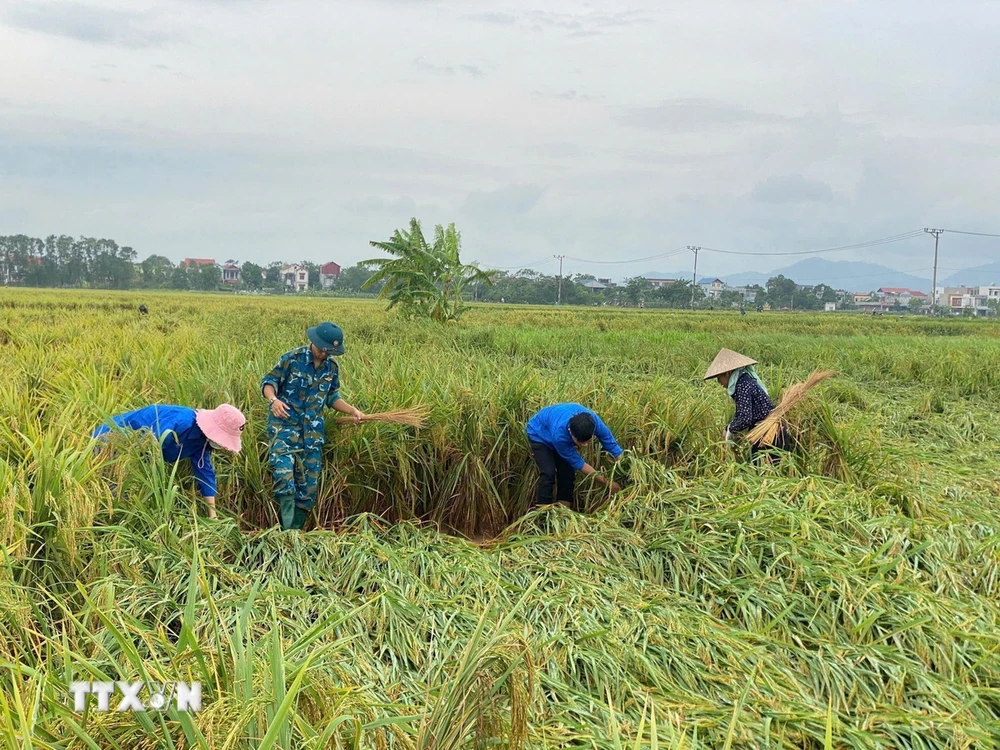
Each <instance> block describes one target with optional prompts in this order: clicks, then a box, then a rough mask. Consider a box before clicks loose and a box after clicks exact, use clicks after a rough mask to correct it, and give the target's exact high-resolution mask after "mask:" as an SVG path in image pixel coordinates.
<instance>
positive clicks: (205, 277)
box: [198, 263, 222, 292]
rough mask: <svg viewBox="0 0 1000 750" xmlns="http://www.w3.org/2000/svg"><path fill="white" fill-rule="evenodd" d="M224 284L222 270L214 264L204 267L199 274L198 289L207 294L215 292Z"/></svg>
mask: <svg viewBox="0 0 1000 750" xmlns="http://www.w3.org/2000/svg"><path fill="white" fill-rule="evenodd" d="M221 284H222V269H221V268H219V267H218V266H217V265H215V264H214V263H213V264H212V265H209V266H202V267H201V268H200V269H199V273H198V288H199V289H201V290H202V291H205V292H214V291H216V290H217V289H218V288H219V286H220V285H221Z"/></svg>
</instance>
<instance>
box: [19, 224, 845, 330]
mask: <svg viewBox="0 0 1000 750" xmlns="http://www.w3.org/2000/svg"><path fill="white" fill-rule="evenodd" d="M371 244H372V245H373V246H375V247H377V248H379V249H381V250H383V251H386V252H387V253H389V255H391V256H395V260H390V261H384V260H381V259H376V260H369V261H363V262H362V263H360V264H358V265H354V266H349V267H346V268H343V269H342V270H341V273H340V276H339V277H338V278H337V279H336V280H335V281H334V282H333V285H332V287H331V288H330V289H328V290H323V292H324V293H331V294H339V295H348V296H353V295H364V296H376V295H379V294H381V293H382V292H383V290H384V289H387V292H388V294H387V295H386V296H390V298H391V299H395V300H396V302H397V304H398V303H399V302H400V301H402V300H411V301H412V305H411V306H419V305H425V306H427V307H428V310H433V311H434V315H436V316H439V317H452V316H454V314H455V309H457V308H454V305H455V304H456V303H457V302H456V301H462V302H469V301H479V302H504V303H510V304H534V305H551V304H555V303H556V301H557V300H560V301H561V303H562V304H564V305H588V306H593V305H610V306H629V307H640V306H641V307H665V308H687V307H690V306H691V305H692V304H693V305H694V306H695V307H698V308H700V309H710V308H714V309H729V308H739V307H751V308H752V307H754V306H762V305H765V304H766V305H770V307H771V308H772V309H782V308H790V309H795V310H815V309H822V308H823V306H824V304H825V303H826V302H837V303H838V306H839V307H843V306H845V303H846V305H847V306H853V300H843V299H839V298H838V295H837V293H836V292H835V291H834V290H833V289H832V288H831V287H829V286H827V285H825V284H820V285H818V286H816V287H814V288H813V289H811V290H809V291H804V290H802V289H799V288H798V286H797V285H796V284H795V282H794V281H793V280H792V279H788V278H785V277H784V276H780V275H779V276H776V277H774V278H772V279H770V280H768V282H767V284H766V286H765V287H760V286H757V287H754V288H753V289H754V291H755V292H756V294H755V297H754V299H753V300H752V301H750V300H745V299H744V297H743V295H742V294H740V293H738V292H734V291H724V292H722V294H721V295H720V296H719V297H718V298H717V299H713V298H710V297H707V296H706V295H705V292H704V290H703V289H702V288H701V287H700V286H698V285H695V286H694V287H693V293H692V283H691V281H690V280H678V281H676V282H675V283H673V284H670V285H668V286H661V287H653V285H652V284H651V283H650V281H649V280H648V279H646V278H644V277H642V276H636V277H632V278H630V279H627V280H625V282H624V283H623V284H621V285H616V286H609V287H607V288H604V289H592V288H590V287H588V286H586V284H587V283H588V282H592V281H596V279H595V277H594V276H592V275H588V274H575V275H573V276H566V277H563V278H562V280H561V283H560V279H559V277H558V276H555V275H546V274H543V273H540V272H538V271H535V270H532V269H522V270H520V271H517V272H514V273H508V272H502V271H493V270H490V269H479V268H478V266H475V265H466V264H463V263H461V261H460V260H459V257H458V252H459V234H458V232H457V231H456V230H455V228H454V225H450V226H449V227H448V228H447V229H445V228H443V227H440V226H439V227H436V228H435V239H434V242H433V243H430V242H428V241H426V240H425V239H424V237H423V234H422V233H421V231H420V227H419V223H418V222H416V220H413V221H412V222H411V225H410V227H409V231H402V232H401V231H399V230H397V231H396V233H395V234H394V235H393V236H392V237H391V238H390V240H389V241H388V242H372V243H371ZM283 265H284V264H283V263H282V262H280V261H274V262H271V263H269V264H267V265H259V264H256V263H250V262H247V263H243V264H241V266H240V281H239V283H238V284H234V285H230V284H223V283H222V269H221V268H220V267H219V266H218V265H205V266H196V265H192V266H190V267H184V266H182V265H180V264H174V263H173V262H172V261H171V260H170V259H169V258H167V257H165V256H162V255H150V256H149V257H148V258H146V259H145V260H143V261H140V262H136V252H135V250H134V249H133V248H131V247H129V246H127V245H119V244H118V243H117V242H115V241H114V240H110V239H97V238H93V237H80V238H78V239H74V238H73V237H70V236H67V235H59V236H56V235H50V236H49V237H47V238H45V239H40V238H36V237H28V236H26V235H10V236H0V283H3V284H12V283H13V284H20V285H23V286H34V287H89V288H96V289H173V290H178V291H185V290H196V291H218V290H221V289H226V290H228V291H234V290H236V291H261V292H268V291H270V292H278V291H281V290H282V289H283V284H282V279H281V268H282V266H283ZM300 265H301V266H303V267H304V268H306V269H307V270H308V273H309V287H310V289H311V290H314V291H318V290H319V289H320V266H319V264H317V263H313V262H311V261H302V262H301V263H300ZM449 284H450V285H451V286H452V288H451V290H450V291H446V293H445V294H443V295H441V297H440V299H437V298H436V297H435V295H434V293H433V289H434V288H435V287H436V286H442V285H443V286H444V287H445V288H447V286H448V285H449ZM443 299H447V300H450V301H449V302H448V304H449V305H451V306H452V308H446V307H444V306H442V305H443V303H442V302H441V300H443Z"/></svg>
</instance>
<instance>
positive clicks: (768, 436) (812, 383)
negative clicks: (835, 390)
mask: <svg viewBox="0 0 1000 750" xmlns="http://www.w3.org/2000/svg"><path fill="white" fill-rule="evenodd" d="M836 374H837V373H835V372H834V371H833V370H816V371H814V372H813V374H812V375H810V376H809V377H808V378H806V382H804V383H796V384H795V385H793V386H791V387H789V388H788V390H786V391H785V392H784V393H783V394H781V402H780V403H779V404H778V405H777V406H775V407H774V411H772V412H771V413H770V414H768V415H767V416H766V417H764V419H762V420H761V421H760V423H759V424H758V425H757V426H756V427H754V428H753V429H752V430H750V432H748V433H747V440H749V441H750V442H751V443H759V444H761V445H774V441H775V440H777V439H778V433H779V432H780V431H781V423H782V422H783V421H784V419H785V415H786V414H788V412H790V411H791V410H792V409H793V408H795V407H796V406H798V405H799V404H800V403H802V402H803V401H804V400H805V398H806V394H807V393H809V391H811V390H812V389H813V388H815V387H816V386H817V385H819V384H820V383H822V382H823V381H824V380H826V379H827V378H831V377H833V376H834V375H836Z"/></svg>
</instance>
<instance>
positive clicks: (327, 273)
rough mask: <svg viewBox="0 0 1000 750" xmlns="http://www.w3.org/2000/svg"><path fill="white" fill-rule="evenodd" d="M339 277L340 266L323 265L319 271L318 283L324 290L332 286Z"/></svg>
mask: <svg viewBox="0 0 1000 750" xmlns="http://www.w3.org/2000/svg"><path fill="white" fill-rule="evenodd" d="M338 276H340V265H339V264H337V263H334V262H332V261H331V262H329V263H324V264H323V265H322V266H320V269H319V283H320V286H322V287H323V288H324V289H329V288H330V287H331V286H333V282H334V280H335V279H336V278H337V277H338Z"/></svg>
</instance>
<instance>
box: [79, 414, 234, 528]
mask: <svg viewBox="0 0 1000 750" xmlns="http://www.w3.org/2000/svg"><path fill="white" fill-rule="evenodd" d="M112 419H113V424H110V425H106V424H105V425H101V426H100V427H98V428H97V429H96V430H94V434H93V436H94V437H95V438H99V437H101V436H103V435H107V434H108V433H109V432H111V429H112V428H113V427H118V428H122V429H130V430H148V431H149V432H151V433H153V435H154V436H155V437H156V440H157V441H158V442H159V443H160V445H161V447H162V451H163V460H164V461H169V462H171V463H175V462H177V461H180V460H181V459H184V458H186V459H188V460H189V461H190V462H191V472H192V473H193V474H194V477H195V480H196V481H197V482H198V489H199V491H200V492H201V494H202V497H204V498H205V502H206V503H207V504H208V517H209V518H215V492H216V483H215V469H214V468H213V467H212V449H213V448H214V449H223V450H227V451H231V452H233V453H239V452H240V448H241V447H242V445H241V443H240V436H241V434H242V433H243V428H244V427H245V426H246V423H247V420H246V417H244V416H243V413H242V412H241V411H240V410H239V409H237V408H236V407H235V406H231V405H229V404H222V405H221V406H218V407H216V408H215V409H189V408H188V407H186V406H172V405H170V404H154V405H152V406H145V407H143V408H142V409H136V410H135V411H130V412H128V413H127V414H120V415H118V416H117V417H113V418H112Z"/></svg>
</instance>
